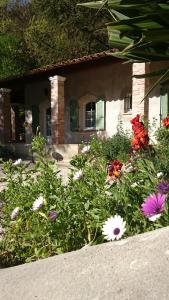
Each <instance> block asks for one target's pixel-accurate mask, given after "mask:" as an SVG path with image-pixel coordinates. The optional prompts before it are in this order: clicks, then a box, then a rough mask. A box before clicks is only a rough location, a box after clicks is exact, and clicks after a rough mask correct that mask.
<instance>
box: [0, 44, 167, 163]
mask: <svg viewBox="0 0 169 300" xmlns="http://www.w3.org/2000/svg"><path fill="white" fill-rule="evenodd" d="M112 51H113V50H112ZM109 54H110V51H109V52H101V53H96V54H93V55H88V56H84V57H81V58H77V59H73V60H68V61H65V62H62V63H58V64H55V65H50V66H46V67H42V68H38V69H34V70H32V71H30V72H28V73H27V74H24V75H22V76H20V77H15V78H9V79H6V80H1V81H0V88H1V89H0V143H1V144H5V145H7V146H8V147H9V148H12V149H13V150H14V151H15V152H17V154H18V155H22V154H23V155H24V154H26V153H28V150H29V148H30V143H31V140H32V136H33V135H34V134H35V133H36V129H37V127H38V126H39V127H40V131H41V132H42V134H43V135H44V136H45V137H46V138H47V141H48V143H49V144H52V146H53V148H54V151H56V152H59V153H60V154H61V155H62V156H63V157H64V158H67V157H70V156H72V155H74V154H76V153H77V152H78V146H79V144H80V143H81V142H82V141H84V142H87V141H88V140H89V139H90V136H91V135H92V134H96V135H100V136H105V137H110V136H112V135H113V134H114V133H115V132H116V131H117V125H118V123H119V121H122V122H123V126H124V128H125V129H131V124H130V119H131V118H133V117H134V116H135V115H136V114H137V113H141V114H144V115H145V116H146V117H147V118H148V119H149V120H153V118H156V122H157V125H158V126H159V125H160V121H161V118H162V117H164V116H166V115H167V114H168V110H169V104H168V89H169V87H167V82H166V83H165V84H164V85H163V86H161V87H160V86H158V87H157V88H156V89H155V90H153V92H152V93H151V95H150V96H149V98H146V100H145V101H143V102H141V100H142V99H143V97H144V96H145V94H146V92H147V91H148V89H149V88H150V86H151V85H152V84H153V81H154V79H151V80H150V79H148V78H139V79H136V78H135V77H133V75H140V74H144V73H145V72H150V71H155V70H158V69H159V68H160V67H161V65H162V63H160V62H157V63H133V64H132V63H124V61H122V60H121V59H118V58H115V57H113V56H112V55H109ZM163 65H165V66H166V64H165V63H163Z"/></svg>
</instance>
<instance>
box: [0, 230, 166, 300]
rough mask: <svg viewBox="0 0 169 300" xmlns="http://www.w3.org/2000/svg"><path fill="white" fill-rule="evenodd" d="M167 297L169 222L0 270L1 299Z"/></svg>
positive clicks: (128, 299)
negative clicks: (119, 239) (133, 233)
mask: <svg viewBox="0 0 169 300" xmlns="http://www.w3.org/2000/svg"><path fill="white" fill-rule="evenodd" d="M33 299H38V300H168V299H169V227H167V228H163V229H160V230H156V231H154V232H150V233H146V234H142V235H139V236H135V237H132V238H128V239H126V240H125V239H124V240H121V241H118V242H108V243H105V244H103V245H99V246H92V247H85V248H83V249H81V250H79V251H75V252H71V253H67V254H62V255H59V256H55V257H52V258H49V259H45V260H41V261H38V262H35V263H30V264H26V265H22V266H18V267H14V268H9V269H1V270H0V300H33Z"/></svg>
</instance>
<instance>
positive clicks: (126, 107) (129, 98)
mask: <svg viewBox="0 0 169 300" xmlns="http://www.w3.org/2000/svg"><path fill="white" fill-rule="evenodd" d="M126 103H127V104H126ZM131 112H132V94H131V93H128V94H127V95H126V96H125V97H124V114H129V113H131Z"/></svg>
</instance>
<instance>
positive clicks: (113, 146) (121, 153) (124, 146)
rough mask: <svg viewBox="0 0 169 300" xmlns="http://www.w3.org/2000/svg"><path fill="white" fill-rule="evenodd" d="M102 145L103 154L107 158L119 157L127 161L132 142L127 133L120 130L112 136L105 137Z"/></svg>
mask: <svg viewBox="0 0 169 300" xmlns="http://www.w3.org/2000/svg"><path fill="white" fill-rule="evenodd" d="M101 147H102V150H101V151H102V154H103V156H104V157H105V158H106V159H107V160H114V159H118V160H122V161H127V160H128V158H129V149H130V148H131V144H130V139H129V137H128V135H127V133H126V134H125V133H121V132H118V133H117V134H115V135H113V136H112V137H111V138H108V139H104V140H103V141H102V145H101Z"/></svg>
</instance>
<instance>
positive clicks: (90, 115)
mask: <svg viewBox="0 0 169 300" xmlns="http://www.w3.org/2000/svg"><path fill="white" fill-rule="evenodd" d="M85 128H86V129H95V128H96V103H95V102H89V103H87V104H86V106H85Z"/></svg>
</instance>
